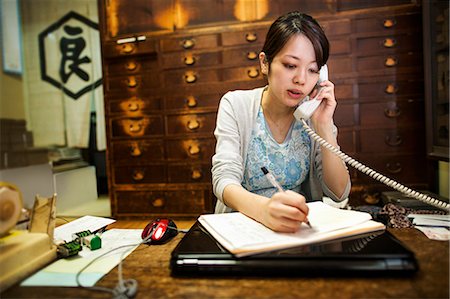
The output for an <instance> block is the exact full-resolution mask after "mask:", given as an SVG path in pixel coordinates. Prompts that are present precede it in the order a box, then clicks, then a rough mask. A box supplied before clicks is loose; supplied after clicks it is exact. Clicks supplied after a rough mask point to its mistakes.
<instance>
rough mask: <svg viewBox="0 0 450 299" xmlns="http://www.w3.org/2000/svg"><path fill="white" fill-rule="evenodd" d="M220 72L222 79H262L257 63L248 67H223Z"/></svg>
mask: <svg viewBox="0 0 450 299" xmlns="http://www.w3.org/2000/svg"><path fill="white" fill-rule="evenodd" d="M221 72H222V80H223V81H249V80H250V81H251V80H255V81H257V80H262V79H264V76H263V74H262V73H261V70H260V68H259V64H258V65H255V66H249V67H238V68H225V69H222V71H221Z"/></svg>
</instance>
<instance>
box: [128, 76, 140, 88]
mask: <svg viewBox="0 0 450 299" xmlns="http://www.w3.org/2000/svg"><path fill="white" fill-rule="evenodd" d="M137 85H138V83H137V81H136V78H135V77H129V78H128V79H127V86H128V87H130V88H135V87H136V86H137Z"/></svg>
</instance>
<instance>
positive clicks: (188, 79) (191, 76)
mask: <svg viewBox="0 0 450 299" xmlns="http://www.w3.org/2000/svg"><path fill="white" fill-rule="evenodd" d="M184 80H185V81H186V83H195V81H197V76H196V75H195V74H194V73H186V74H184Z"/></svg>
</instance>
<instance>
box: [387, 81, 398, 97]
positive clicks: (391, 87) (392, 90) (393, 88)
mask: <svg viewBox="0 0 450 299" xmlns="http://www.w3.org/2000/svg"><path fill="white" fill-rule="evenodd" d="M397 91H398V87H397V86H396V85H395V84H392V83H390V84H388V85H387V86H386V88H385V89H384V92H385V93H387V94H394V93H396V92H397Z"/></svg>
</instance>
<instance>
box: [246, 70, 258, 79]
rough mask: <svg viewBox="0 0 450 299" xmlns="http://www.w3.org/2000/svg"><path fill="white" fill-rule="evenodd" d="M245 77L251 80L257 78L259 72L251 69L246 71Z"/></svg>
mask: <svg viewBox="0 0 450 299" xmlns="http://www.w3.org/2000/svg"><path fill="white" fill-rule="evenodd" d="M247 75H248V76H249V77H250V78H252V79H253V78H256V77H258V76H259V71H258V70H257V69H254V68H253V69H250V70H248V71H247Z"/></svg>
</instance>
